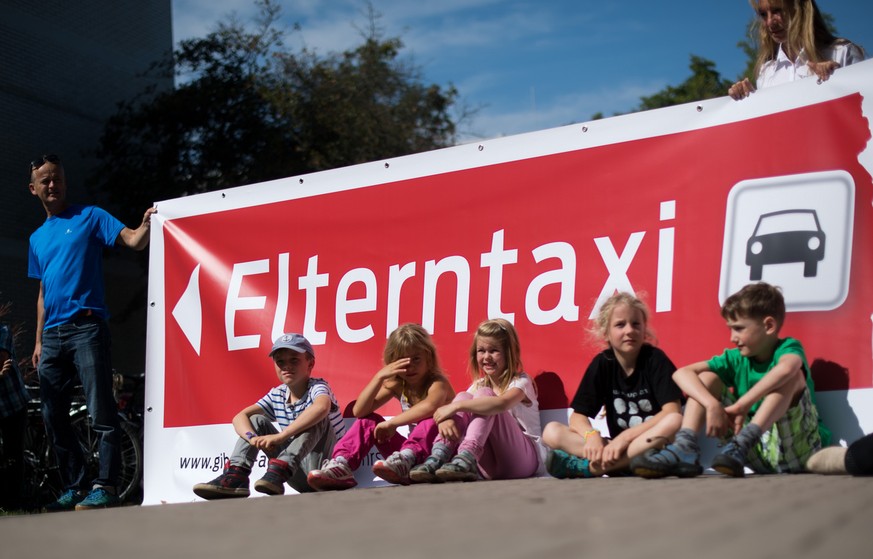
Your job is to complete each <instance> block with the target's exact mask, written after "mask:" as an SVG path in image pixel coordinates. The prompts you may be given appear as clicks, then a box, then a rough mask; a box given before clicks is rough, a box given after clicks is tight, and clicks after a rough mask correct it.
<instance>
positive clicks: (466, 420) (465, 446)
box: [436, 388, 540, 479]
mask: <svg viewBox="0 0 873 559" xmlns="http://www.w3.org/2000/svg"><path fill="white" fill-rule="evenodd" d="M488 396H495V394H494V391H493V390H491V389H490V388H480V389H479V390H477V391H476V394H470V393H468V392H461V393H459V394H458V395H457V396H455V400H454V401H456V402H457V401H461V400H470V399H472V398H482V397H488ZM518 405H520V406H521V405H523V404H518ZM455 423H456V424H457V425H458V429H459V430H460V431H461V433H463V435H462V438H461V442H460V444H457V443H449V442H448V441H445V440H444V439H443V438H442V436H437V438H436V441H437V442H441V443H443V444H444V445H446V446H448V447H449V448H450V449H453V450H454V447H455V445H457V451H458V452H460V451H462V450H466V451H468V452H470V453H472V454H473V456H475V457H476V460H477V461H478V463H479V473H480V474H481V475H482V477H483V478H485V479H519V478H525V477H531V476H533V475H535V474H536V473H537V470H538V469H539V465H540V458H539V455H538V453H537V448H536V443H535V442H534V441H533V440H532V439H531V438H530V437H528V436H527V435H525V434H524V431H522V430H521V425H519V423H518V421H516V419H515V418H514V417H512V415H511V414H510V413H509V412H508V411H506V412H502V413H498V414H497V415H477V414H474V413H471V412H458V413H457V414H455Z"/></svg>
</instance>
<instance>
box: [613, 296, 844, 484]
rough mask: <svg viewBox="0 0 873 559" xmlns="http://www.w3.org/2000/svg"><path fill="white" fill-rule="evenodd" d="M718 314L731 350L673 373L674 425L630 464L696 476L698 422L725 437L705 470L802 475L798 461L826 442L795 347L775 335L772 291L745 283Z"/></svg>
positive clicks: (650, 471)
mask: <svg viewBox="0 0 873 559" xmlns="http://www.w3.org/2000/svg"><path fill="white" fill-rule="evenodd" d="M721 315H722V317H723V318H724V319H725V320H726V321H727V325H728V328H730V331H731V342H732V343H734V344H735V345H736V347H735V348H733V349H727V350H725V351H724V353H722V354H721V355H717V356H715V357H713V358H712V359H710V360H709V361H701V362H699V363H694V364H692V365H688V366H686V367H682V368H681V369H678V370H677V371H676V372H675V373H673V380H674V381H676V384H677V385H679V388H681V389H682V391H683V392H685V394H687V395H688V402H687V403H686V405H685V412H684V415H683V419H682V428H681V429H680V430H679V432H678V433H677V434H676V439H675V441H674V442H673V443H672V444H668V445H667V446H666V447H664V448H663V449H661V450H655V449H651V450H649V451H647V452H646V453H644V454H642V455H640V456H637V457H636V458H635V459H634V460H633V461H632V462H631V465H630V466H631V469H632V470H633V472H634V473H635V474H636V475H639V476H642V477H647V478H658V477H664V476H670V475H676V476H679V477H693V476H696V475H699V474H701V473H702V472H703V468H702V467H701V465H700V447H699V446H698V443H697V433H698V432H699V430H700V429H701V428H702V427H704V426H705V427H706V435H707V436H708V437H720V438H724V437H726V436H727V435H728V434H731V435H733V438H732V439H731V440H730V442H728V443H727V444H726V445H724V447H722V449H721V452H720V453H719V454H717V455H716V456H715V458H714V459H713V461H712V468H713V469H715V470H717V471H719V472H721V473H723V474H726V475H729V476H733V477H742V476H743V475H745V470H744V468H745V467H746V466H748V467H749V468H751V469H752V471H754V472H755V473H760V474H769V473H784V472H792V473H798V472H803V471H804V465H805V463H806V460H807V459H808V458H809V457H810V456H811V455H812V454H813V453H814V452H815V451H817V450H818V449H820V448H821V447H822V446H823V445H825V446H826V445H827V444H829V443H830V432H829V431H828V430H827V429H826V428H825V426H824V425H822V424H821V422H820V421H819V416H818V411H817V410H816V407H815V392H814V387H813V382H812V376H811V374H810V370H809V365H808V364H807V362H806V356H805V355H804V353H803V347H802V346H801V345H800V342H799V341H797V340H795V339H793V338H779V330H780V329H781V328H782V324H783V322H784V320H785V300H784V299H783V297H782V293H781V292H780V291H779V289H778V288H776V287H773V286H771V285H769V284H766V283H754V284H750V285H747V286H745V287H744V288H742V289H741V290H740V291H738V292H737V293H735V294H733V295H731V296H730V297H728V299H727V300H726V301H725V303H724V305H723V306H722V309H721Z"/></svg>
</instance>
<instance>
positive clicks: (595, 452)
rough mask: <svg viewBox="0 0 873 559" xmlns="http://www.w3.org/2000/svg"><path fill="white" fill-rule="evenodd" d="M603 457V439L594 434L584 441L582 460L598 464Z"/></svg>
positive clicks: (598, 434)
mask: <svg viewBox="0 0 873 559" xmlns="http://www.w3.org/2000/svg"><path fill="white" fill-rule="evenodd" d="M602 456H603V437H601V436H600V433H594V434H592V435H590V436H589V437H588V438H587V439H586V440H585V446H584V447H582V458H587V459H588V461H589V462H592V463H596V462H600V460H601V458H602Z"/></svg>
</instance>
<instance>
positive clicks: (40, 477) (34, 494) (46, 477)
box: [22, 413, 64, 510]
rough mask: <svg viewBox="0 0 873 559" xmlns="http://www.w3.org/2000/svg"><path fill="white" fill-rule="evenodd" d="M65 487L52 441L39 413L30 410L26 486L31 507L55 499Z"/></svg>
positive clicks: (24, 494) (26, 503) (27, 503)
mask: <svg viewBox="0 0 873 559" xmlns="http://www.w3.org/2000/svg"><path fill="white" fill-rule="evenodd" d="M63 488H64V485H63V483H62V482H61V474H60V471H59V470H58V464H57V461H56V460H55V455H54V451H53V449H52V445H51V442H50V441H49V438H48V436H47V435H46V432H45V425H44V424H43V422H42V416H41V415H40V414H39V413H31V414H29V415H28V418H27V426H26V427H25V429H24V487H23V488H22V498H23V499H24V506H25V507H26V508H28V509H34V510H38V509H40V508H42V507H43V506H45V505H46V504H48V503H51V502H54V501H56V500H57V498H58V497H59V496H60V494H61V492H62V490H63Z"/></svg>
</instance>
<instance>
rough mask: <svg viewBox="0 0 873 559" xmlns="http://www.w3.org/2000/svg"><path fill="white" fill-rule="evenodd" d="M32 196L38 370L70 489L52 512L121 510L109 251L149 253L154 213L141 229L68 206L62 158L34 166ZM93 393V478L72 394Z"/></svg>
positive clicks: (147, 214) (45, 158) (90, 408)
mask: <svg viewBox="0 0 873 559" xmlns="http://www.w3.org/2000/svg"><path fill="white" fill-rule="evenodd" d="M30 193H31V194H33V195H34V196H36V197H37V198H39V201H40V202H41V203H42V206H43V208H44V209H45V212H46V220H45V223H43V224H42V225H41V226H40V227H39V228H38V229H37V230H36V231H35V232H34V233H33V234H32V235H31V236H30V248H29V252H28V263H27V275H28V276H29V277H32V278H35V279H38V280H39V282H40V283H39V297H38V298H37V302H36V342H35V345H34V349H33V365H34V366H35V367H37V369H38V370H39V382H40V396H41V398H42V405H43V416H44V418H45V424H46V430H47V431H48V434H49V436H50V437H51V440H52V443H53V445H54V448H55V454H56V455H57V459H58V464H59V466H60V472H61V477H62V479H63V482H64V486H65V491H64V493H63V494H62V495H61V496H60V497H59V498H58V500H57V501H56V502H55V503H51V504H50V505H49V506H47V507H46V508H47V510H52V511H60V510H72V509H76V510H87V509H93V508H104V507H108V506H113V505H116V504H118V497H117V496H116V482H117V478H118V473H119V471H120V466H121V456H120V453H119V444H120V435H119V433H120V429H121V428H120V426H119V423H118V415H117V408H116V403H115V398H114V397H113V394H112V365H111V363H110V356H109V344H110V338H109V328H108V325H107V323H106V320H107V319H108V318H109V313H108V312H107V309H106V303H105V301H104V294H103V293H104V290H103V266H102V261H103V248H104V247H111V246H115V245H119V246H126V247H128V248H132V249H134V250H142V249H144V248H145V247H146V245H147V244H148V242H149V230H150V219H151V216H152V214H154V213H155V211H157V210H156V209H155V208H149V209H148V210H146V212H145V214H144V215H143V219H142V223H141V224H140V225H139V227H138V228H136V229H130V228H128V227H125V226H124V224H123V223H121V222H120V221H118V220H117V219H115V218H114V217H112V216H111V215H110V214H109V213H107V212H106V211H104V210H101V209H100V208H97V207H95V206H79V205H73V204H70V203H68V202H67V184H66V180H65V178H64V168H63V166H62V165H61V161H60V159H59V158H58V157H57V156H56V155H43V156H42V157H39V158H37V159H36V160H34V161H32V162H31V164H30ZM77 380H78V382H81V383H82V387H83V389H84V392H85V399H86V404H87V406H88V414H89V415H90V417H91V421H92V425H93V428H94V430H95V431H96V432H98V433H100V446H99V454H100V466H99V472H98V473H97V477H96V478H95V479H94V480H88V479H86V475H87V472H86V471H85V461H84V457H83V456H82V450H81V448H80V446H79V443H78V441H77V440H76V436H75V434H74V433H73V431H72V430H71V428H70V416H69V411H70V399H71V391H72V388H73V386H74V385H76V384H77Z"/></svg>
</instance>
